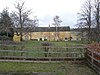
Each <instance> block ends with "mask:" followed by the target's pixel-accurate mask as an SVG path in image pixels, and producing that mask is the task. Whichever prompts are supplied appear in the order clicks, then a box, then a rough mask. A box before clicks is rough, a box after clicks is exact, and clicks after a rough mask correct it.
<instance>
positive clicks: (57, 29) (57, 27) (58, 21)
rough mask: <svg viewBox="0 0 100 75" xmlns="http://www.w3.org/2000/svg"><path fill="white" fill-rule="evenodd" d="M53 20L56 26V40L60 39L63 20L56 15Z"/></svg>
mask: <svg viewBox="0 0 100 75" xmlns="http://www.w3.org/2000/svg"><path fill="white" fill-rule="evenodd" d="M53 21H54V23H53V25H54V26H55V40H59V27H60V23H61V22H62V21H61V20H60V19H59V16H55V17H54V18H53Z"/></svg>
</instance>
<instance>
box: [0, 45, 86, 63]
mask: <svg viewBox="0 0 100 75" xmlns="http://www.w3.org/2000/svg"><path fill="white" fill-rule="evenodd" d="M85 49H86V48H85V47H50V46H41V47H33V48H30V47H26V48H24V49H22V50H15V49H13V50H0V59H20V58H21V59H22V58H23V59H25V60H39V61H41V60H42V61H43V60H47V61H49V60H50V61H51V60H52V61H54V60H55V61H56V60H57V61H63V60H67V59H68V60H73V61H74V60H81V59H84V58H85V52H86V50H85Z"/></svg>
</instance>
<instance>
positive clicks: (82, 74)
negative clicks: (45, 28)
mask: <svg viewBox="0 0 100 75" xmlns="http://www.w3.org/2000/svg"><path fill="white" fill-rule="evenodd" d="M43 42H44V41H24V42H23V44H22V45H25V47H27V49H28V50H29V51H30V53H29V55H30V56H37V55H39V56H44V54H43V55H40V54H36V53H37V52H38V51H40V50H41V48H40V50H37V51H36V49H33V47H40V46H41V43H43ZM45 42H46V41H45ZM49 43H51V44H52V46H54V47H55V46H58V47H60V46H66V45H67V46H70V45H80V44H83V43H82V42H81V41H66V42H65V41H61V42H57V41H56V42H54V41H50V42H49ZM31 52H34V55H33V54H31ZM12 54H13V53H12ZM5 72H29V73H30V72H55V73H57V75H97V74H96V73H95V72H94V71H93V70H92V69H90V68H89V67H88V66H87V65H78V64H71V63H68V62H63V63H22V62H20V63H18V62H0V73H5Z"/></svg>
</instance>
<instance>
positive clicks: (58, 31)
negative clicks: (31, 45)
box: [23, 27, 71, 41]
mask: <svg viewBox="0 0 100 75" xmlns="http://www.w3.org/2000/svg"><path fill="white" fill-rule="evenodd" d="M70 37H71V33H70V27H57V28H56V27H35V28H34V29H30V30H29V31H28V32H25V31H23V40H41V41H42V40H48V41H54V40H68V39H69V38H70Z"/></svg>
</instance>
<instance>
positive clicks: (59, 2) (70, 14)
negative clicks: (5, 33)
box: [0, 0, 85, 28]
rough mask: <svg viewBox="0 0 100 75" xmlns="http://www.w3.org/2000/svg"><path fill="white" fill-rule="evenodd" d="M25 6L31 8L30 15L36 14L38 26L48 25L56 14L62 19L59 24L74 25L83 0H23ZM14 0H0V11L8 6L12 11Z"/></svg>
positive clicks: (32, 16)
mask: <svg viewBox="0 0 100 75" xmlns="http://www.w3.org/2000/svg"><path fill="white" fill-rule="evenodd" d="M17 1H18V0H17ZM24 1H25V7H26V8H27V9H32V12H33V13H32V14H31V15H30V17H31V18H32V19H33V18H34V16H37V18H38V19H39V26H48V25H49V24H52V23H53V17H54V16H56V15H58V16H59V17H60V20H62V23H61V26H70V27H71V28H73V27H75V24H76V21H77V13H78V12H79V11H80V8H81V5H82V4H83V3H84V1H85V0H24ZM15 2H16V0H0V12H1V11H2V10H3V9H4V8H6V7H9V12H11V11H14V10H15V8H14V3H15Z"/></svg>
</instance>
